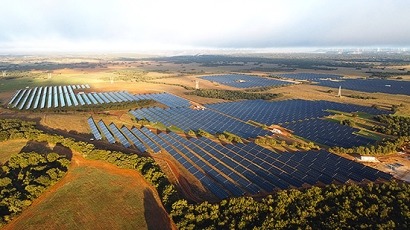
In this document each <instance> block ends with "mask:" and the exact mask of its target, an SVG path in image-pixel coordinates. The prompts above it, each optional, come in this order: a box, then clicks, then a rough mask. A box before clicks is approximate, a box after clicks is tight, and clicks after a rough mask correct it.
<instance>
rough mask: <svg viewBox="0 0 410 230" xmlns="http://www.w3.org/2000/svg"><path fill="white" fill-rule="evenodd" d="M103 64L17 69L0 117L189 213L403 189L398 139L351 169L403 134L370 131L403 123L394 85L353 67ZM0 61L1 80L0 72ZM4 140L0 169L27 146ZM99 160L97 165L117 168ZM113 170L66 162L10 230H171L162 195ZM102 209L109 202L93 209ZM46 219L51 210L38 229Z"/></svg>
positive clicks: (404, 109) (176, 60)
mask: <svg viewBox="0 0 410 230" xmlns="http://www.w3.org/2000/svg"><path fill="white" fill-rule="evenodd" d="M105 58H106V60H102V59H98V63H99V64H96V61H95V59H94V58H93V57H81V58H80V60H81V62H78V63H76V62H75V61H74V60H73V62H70V63H69V64H68V63H67V64H64V65H61V64H55V66H54V64H48V65H47V66H48V67H49V70H46V71H45V70H44V68H45V67H44V66H43V65H39V64H37V65H36V64H32V63H30V65H26V64H24V63H23V64H22V63H20V64H17V65H12V66H13V68H16V69H15V70H13V71H11V70H9V71H8V73H7V74H5V76H4V77H3V79H1V80H0V81H1V86H0V87H1V89H2V90H1V92H0V99H1V102H2V105H3V107H2V108H1V109H0V117H1V118H19V119H22V120H30V121H34V122H35V123H36V124H37V125H38V127H39V129H40V130H43V131H45V132H48V133H52V134H58V135H61V136H63V137H69V138H73V139H75V140H77V141H82V142H84V143H88V144H92V145H93V146H95V147H96V148H100V149H103V150H106V151H120V152H123V153H124V154H126V156H128V157H133V156H138V157H148V158H152V159H153V160H155V162H157V163H158V165H159V166H160V167H161V170H162V171H163V172H165V174H166V176H167V178H169V180H170V181H171V182H172V184H173V185H174V186H175V187H176V189H177V190H178V192H179V194H180V196H181V197H182V198H183V199H186V200H188V201H189V202H190V203H192V204H196V203H198V204H199V203H200V202H212V203H218V202H224V200H229V199H231V198H233V197H236V198H237V199H241V198H242V197H250V198H256V199H263V198H265V197H266V196H272V195H273V196H276V194H277V193H278V192H280V191H293V190H294V189H296V190H301V191H304V189H312V190H314V189H316V188H328V187H327V186H342V185H344V186H350V185H355V186H356V185H358V186H366V185H368V184H369V183H370V184H372V183H375V184H383V183H389V182H390V181H392V180H401V179H406V178H408V175H407V174H408V173H407V172H408V170H410V164H409V161H410V160H409V157H408V155H409V152H408V151H409V147H408V145H409V143H408V140H407V139H404V144H403V145H401V146H398V147H397V148H395V149H393V150H391V148H390V147H389V148H387V147H386V148H385V149H389V151H388V152H386V153H385V152H383V154H381V153H379V155H380V158H379V160H380V162H376V163H375V162H372V163H363V162H358V161H357V160H355V159H356V158H357V157H358V155H359V154H361V153H362V151H361V152H360V153H359V151H356V152H352V151H351V150H352V149H354V150H358V149H360V148H362V149H366V148H368V149H369V151H368V153H369V154H370V152H371V151H370V149H373V150H375V149H378V146H382V145H383V144H384V142H383V141H387V140H389V141H392V142H394V141H397V140H399V137H398V136H399V135H398V134H397V133H405V132H403V130H399V131H400V132H398V131H397V132H395V133H396V134H394V133H393V132H391V133H387V132H381V131H380V130H384V129H380V128H379V129H376V127H379V126H380V127H381V126H383V125H386V124H384V123H383V121H382V120H377V119H374V117H377V116H379V115H383V116H387V117H388V116H400V117H401V116H404V117H406V116H409V115H410V100H409V97H410V96H409V95H410V92H409V89H410V87H408V86H407V85H408V83H409V82H408V81H407V80H405V78H406V76H404V75H400V76H401V77H402V79H396V76H393V77H392V78H388V79H379V78H376V79H375V78H374V77H372V78H369V77H370V76H369V74H368V73H366V71H367V69H366V70H362V71H360V70H359V69H358V68H356V67H357V66H356V67H355V66H338V65H337V64H335V63H333V64H332V65H329V66H327V67H323V68H316V69H315V65H311V64H306V63H309V62H306V63H301V62H300V61H297V60H294V62H293V64H292V65H291V64H289V63H292V60H291V59H286V60H285V59H276V58H268V57H260V58H251V57H249V58H248V59H246V57H230V56H227V57H226V60H225V62H223V63H222V62H220V58H222V57H220V56H216V57H213V56H206V57H205V56H204V57H201V56H196V57H189V56H181V57H170V58H135V57H130V58H118V57H109V58H107V57H105ZM17 60H18V58H17V57H16V58H14V59H13V58H9V59H7V61H8V62H10V63H12V62H13V61H14V62H17ZM56 60H58V58H56ZM245 60H247V61H245ZM7 61H4V62H3V63H2V66H1V67H2V68H3V69H8V68H11V67H10V65H9V66H8V65H7ZM56 63H57V62H56ZM85 63H88V64H85ZM218 63H219V64H218ZM286 63H287V64H288V65H289V66H285V65H286ZM255 64H256V65H255ZM322 64H323V63H322ZM359 64H360V63H358V65H359ZM378 64H379V65H383V64H384V63H383V62H382V61H380V63H378ZM261 65H262V66H261ZM360 65H365V64H363V63H361V64H360ZM295 66H296V67H295ZM51 67H53V68H51ZM54 67H55V68H54ZM399 67H400V66H398V67H394V66H393V67H392V66H389V67H387V69H386V70H385V71H386V72H387V71H389V73H391V72H392V71H393V70H392V69H393V68H399ZM369 68H370V67H369ZM16 71H20V72H18V74H16V73H17V72H16ZM22 73H24V74H22ZM50 73H51V74H50ZM13 74H15V76H13ZM353 75H354V76H355V77H352V76H353ZM358 78H369V79H365V80H364V79H358ZM197 82H198V83H197ZM387 85H390V86H387ZM339 86H341V87H342V95H341V97H340V95H339V96H337V94H338V92H337V91H338V88H339ZM195 87H199V89H195ZM201 90H202V93H201ZM204 92H206V93H204ZM345 95H350V97H349V96H345ZM386 127H387V126H386ZM401 127H405V126H404V125H402V126H401ZM399 128H400V127H399ZM406 137H407V136H406V135H404V136H403V135H401V136H400V138H406ZM2 138H3V139H2V140H6V141H5V142H2V146H5V147H6V148H5V149H6V150H5V152H2V153H1V155H0V157H1V158H0V162H2V163H4V162H5V161H6V160H7V159H8V157H9V153H7V151H9V152H19V150H20V149H21V148H22V146H24V145H25V141H24V140H19V139H15V138H14V137H13V138H12V135H9V134H4V135H2ZM9 138H10V139H12V140H7V139H9ZM400 140H402V139H400ZM394 143H396V142H394ZM400 143H401V142H400ZM392 146H393V144H392ZM394 146H396V145H394ZM371 147H373V148H371ZM379 148H381V147H379ZM336 150H337V151H336ZM383 151H385V150H383ZM386 151H387V150H386ZM363 152H364V151H363ZM399 152H400V153H399ZM372 153H373V152H372ZM107 154H108V155H107V156H104V158H101V159H100V158H98V159H99V160H106V161H108V162H110V163H115V164H116V165H119V163H117V162H116V161H114V160H112V159H111V158H110V156H109V153H107ZM373 155H376V156H377V154H373ZM84 156H85V157H87V156H86V154H84ZM121 159H122V158H121ZM396 161H402V162H401V164H400V166H399V165H397V164H395V163H396ZM110 163H107V162H101V161H95V160H91V159H84V158H83V156H80V155H79V154H77V153H75V154H74V157H73V163H72V165H73V166H72V167H71V168H70V169H69V171H68V173H67V175H66V176H65V177H64V178H63V179H62V180H61V181H60V182H58V184H57V185H56V186H55V187H53V188H51V190H50V191H48V192H46V193H45V194H43V195H42V196H41V197H40V198H39V200H38V201H36V202H34V203H33V205H32V206H30V207H28V208H27V209H26V210H25V211H23V213H22V214H21V215H20V216H19V217H18V218H17V219H15V221H14V222H12V223H11V225H10V226H9V228H21V227H22V226H32V228H33V229H35V228H44V227H45V226H47V227H45V228H78V227H79V226H85V227H86V228H92V227H95V226H97V227H102V226H104V227H107V226H109V227H110V228H136V227H137V228H142V229H145V228H151V227H153V226H156V225H155V224H156V223H157V222H161V223H162V224H161V226H165V227H164V229H168V228H171V227H172V226H174V225H173V223H172V222H171V221H170V219H168V216H167V213H166V211H168V212H170V210H171V209H170V207H163V206H162V204H161V201H160V200H161V199H162V197H161V196H162V195H161V194H162V193H161V192H158V193H157V192H156V191H155V188H154V187H153V186H152V185H149V184H148V183H147V182H145V181H144V179H143V177H141V175H140V174H139V173H138V172H137V171H133V170H128V169H119V168H117V167H116V166H113V165H111V164H110ZM392 165H393V166H394V167H396V168H397V169H398V170H397V171H395V170H392V167H393V166H392ZM144 173H145V172H144ZM406 180H407V179H406ZM91 185H93V186H91ZM157 189H158V187H157ZM161 189H164V188H161ZM100 191H104V192H100ZM158 194H159V195H158ZM158 196H160V197H158ZM113 197H116V199H113ZM147 197H148V198H147ZM236 198H234V199H236ZM101 200H104V201H112V202H96V201H101ZM51 207H53V209H55V207H60V208H57V210H59V211H58V212H54V214H53V215H52V216H50V217H49V218H47V217H46V216H49V213H50V212H52V210H51ZM78 207H81V208H80V209H81V210H82V211H81V212H80V213H78V212H76V211H75V210H76V208H78ZM107 207H111V208H107ZM114 210H122V212H118V213H117V212H114ZM174 211H175V210H174ZM37 213H41V215H39V214H37ZM168 214H169V213H168ZM87 216H94V217H93V219H87ZM106 216H109V217H110V218H105V217H106ZM64 218H67V221H65V222H64V223H61V221H60V220H61V219H64ZM45 219H47V221H44V220H45ZM182 219H183V218H182ZM176 220H177V221H178V219H173V221H176ZM176 224H177V225H178V223H176ZM178 226H179V225H178Z"/></svg>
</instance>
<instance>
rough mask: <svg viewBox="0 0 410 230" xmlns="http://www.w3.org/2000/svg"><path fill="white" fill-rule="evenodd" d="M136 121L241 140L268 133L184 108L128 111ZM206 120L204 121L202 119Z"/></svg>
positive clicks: (234, 121)
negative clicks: (229, 134) (231, 136)
mask: <svg viewBox="0 0 410 230" xmlns="http://www.w3.org/2000/svg"><path fill="white" fill-rule="evenodd" d="M130 113H131V114H132V115H134V116H135V117H136V118H137V119H139V120H141V119H146V120H148V121H150V122H161V123H162V124H164V125H165V126H167V127H169V126H172V125H174V126H177V127H179V128H181V129H182V130H184V131H186V132H187V131H189V130H199V129H202V130H205V131H206V132H209V133H211V134H215V133H222V132H224V131H228V132H231V133H234V134H236V135H238V136H240V137H243V138H249V137H256V136H264V135H267V134H268V133H269V132H268V131H266V130H263V129H261V128H258V127H255V126H252V125H249V124H247V123H244V122H242V121H239V120H237V119H234V118H232V117H228V116H226V115H223V114H221V113H218V112H215V111H212V110H209V109H205V110H193V109H190V108H186V107H179V108H168V109H161V108H158V107H152V108H143V109H136V110H130ZM204 118H206V119H204Z"/></svg>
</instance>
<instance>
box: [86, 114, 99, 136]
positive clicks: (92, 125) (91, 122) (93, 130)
mask: <svg viewBox="0 0 410 230" xmlns="http://www.w3.org/2000/svg"><path fill="white" fill-rule="evenodd" d="M87 122H88V125H89V126H90V128H91V133H92V134H93V135H94V138H95V139H96V140H101V139H102V136H101V133H100V131H99V130H98V128H97V126H96V125H95V122H94V119H93V118H92V117H89V118H88V120H87Z"/></svg>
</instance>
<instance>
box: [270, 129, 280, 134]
mask: <svg viewBox="0 0 410 230" xmlns="http://www.w3.org/2000/svg"><path fill="white" fill-rule="evenodd" d="M270 131H271V132H272V133H275V134H282V131H280V130H279V129H275V128H273V129H271V130H270Z"/></svg>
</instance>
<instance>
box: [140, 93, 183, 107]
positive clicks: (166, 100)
mask: <svg viewBox="0 0 410 230" xmlns="http://www.w3.org/2000/svg"><path fill="white" fill-rule="evenodd" d="M134 97H136V98H137V99H139V100H155V101H158V102H160V103H162V104H164V105H166V106H168V107H170V108H177V107H189V106H190V103H189V101H188V100H186V99H184V98H182V97H178V96H176V95H174V94H170V93H152V94H136V95H134Z"/></svg>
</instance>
